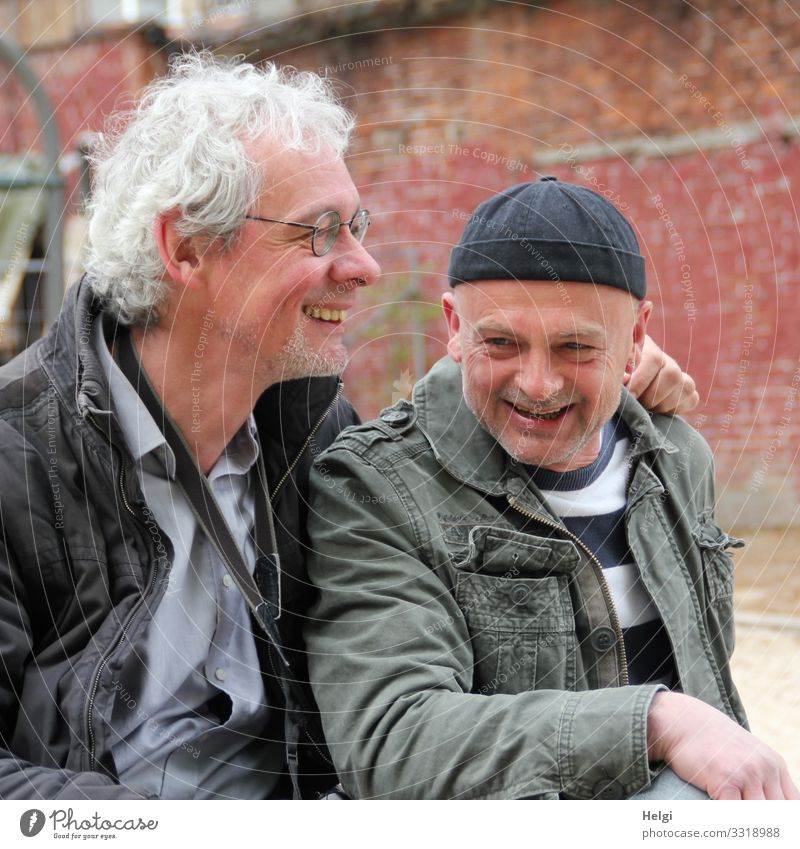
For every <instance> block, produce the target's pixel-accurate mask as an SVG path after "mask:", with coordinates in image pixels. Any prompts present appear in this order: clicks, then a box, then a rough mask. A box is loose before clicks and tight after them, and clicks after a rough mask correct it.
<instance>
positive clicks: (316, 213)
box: [289, 198, 361, 224]
mask: <svg viewBox="0 0 800 849" xmlns="http://www.w3.org/2000/svg"><path fill="white" fill-rule="evenodd" d="M359 209H361V199H360V198H359V199H358V201H357V202H356V208H355V211H354V212H353V215H355V214H356V212H358V211H359ZM326 212H337V213H339V216H340V217H341V219H342V221H349V220H350V218H351V217H352V216H350V217H348V216H346V215H342V213H341V212H339V210H338V209H336V207H335V206H332V205H331V206H324V205H318V206H312V207H311V209H309V210H306V211H303V212H300V213H298V214H297V215H296V216H294V217H293V218H291V219H289V220H291V221H298V222H303V223H304V224H305V223H308V224H313V223H314V222H316V221H317V219H318V218H319V217H320V216H321V215H324V214H325V213H326Z"/></svg>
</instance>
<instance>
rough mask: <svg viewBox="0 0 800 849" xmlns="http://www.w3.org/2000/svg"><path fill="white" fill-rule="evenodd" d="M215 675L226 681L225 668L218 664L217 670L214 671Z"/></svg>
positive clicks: (219, 679) (218, 678) (218, 679)
mask: <svg viewBox="0 0 800 849" xmlns="http://www.w3.org/2000/svg"><path fill="white" fill-rule="evenodd" d="M214 677H215V678H216V679H217V681H224V680H225V670H224V669H223V668H222V667H221V666H218V667H217V668H216V670H215V671H214Z"/></svg>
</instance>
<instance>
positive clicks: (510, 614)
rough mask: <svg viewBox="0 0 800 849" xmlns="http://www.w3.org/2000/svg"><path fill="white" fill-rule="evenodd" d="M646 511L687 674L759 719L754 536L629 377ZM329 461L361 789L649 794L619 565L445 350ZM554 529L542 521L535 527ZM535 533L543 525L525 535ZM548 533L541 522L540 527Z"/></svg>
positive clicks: (323, 690)
mask: <svg viewBox="0 0 800 849" xmlns="http://www.w3.org/2000/svg"><path fill="white" fill-rule="evenodd" d="M623 396H624V397H623V399H622V402H621V405H620V412H621V415H622V416H623V418H624V420H625V422H626V423H627V425H628V427H629V428H630V430H631V433H632V435H633V436H632V442H633V448H632V455H633V459H632V467H631V474H630V484H629V489H628V505H627V510H626V525H627V533H628V539H629V544H630V548H631V551H632V553H633V556H634V558H635V560H636V563H637V564H638V567H639V569H640V571H641V574H642V578H643V581H644V584H645V586H646V588H647V590H648V591H649V593H650V595H651V596H652V598H653V600H654V602H655V604H656V606H657V607H658V610H659V612H660V614H661V616H662V618H663V620H664V623H665V625H666V628H667V631H668V634H669V638H670V640H671V643H672V649H673V653H674V658H675V664H676V670H677V675H678V681H679V687H680V689H681V690H682V691H683V692H685V693H688V694H690V695H692V696H696V697H698V698H700V699H702V700H704V701H706V702H708V703H709V704H710V705H713V706H714V707H715V708H718V709H719V710H720V711H722V712H723V713H725V714H727V715H728V716H731V717H733V718H734V719H736V720H738V721H739V722H740V723H742V724H745V723H746V719H745V715H744V710H743V708H742V705H741V702H740V700H739V697H738V695H737V693H736V690H735V688H734V685H733V683H732V681H731V676H730V668H729V658H730V654H731V651H732V649H733V620H732V608H731V590H732V577H733V575H732V561H731V559H730V557H729V555H728V554H727V553H726V551H725V549H726V548H727V547H728V546H729V545H731V544H732V543H735V542H736V541H735V540H733V539H732V538H730V537H728V536H727V535H726V534H724V533H723V532H722V531H721V530H720V529H719V528H718V527H717V525H716V524H715V523H714V518H713V510H714V487H713V468H712V459H711V454H710V451H709V449H708V446H707V445H706V443H705V441H704V440H703V439H702V437H701V436H700V435H699V434H698V433H696V432H695V431H694V430H692V429H691V428H690V427H689V426H688V425H687V424H686V423H685V422H683V421H682V420H681V419H680V418H671V417H666V416H654V417H652V418H651V417H650V416H649V415H648V414H647V413H646V412H645V411H644V410H643V408H642V407H641V406H640V405H639V404H638V403H637V402H636V401H635V400H633V398H632V397H631V396H630V395H629V394H628V393H627V392H623ZM413 401H414V403H413V405H411V404H408V403H407V402H401V403H400V404H398V405H396V406H395V407H394V408H393V409H391V410H388V411H384V413H383V414H382V416H381V418H380V419H378V420H376V421H374V422H371V423H369V424H366V425H363V426H360V427H355V428H350V429H348V430H347V431H345V433H344V434H343V435H342V436H341V437H340V438H339V439H338V440H337V441H336V442H335V443H334V444H333V445H332V446H331V448H330V449H328V450H327V451H326V452H325V453H323V454H322V455H321V456H320V457H319V458H318V460H317V462H316V464H315V468H314V470H313V471H312V477H311V483H312V504H311V508H312V509H311V512H310V520H309V521H310V526H309V530H310V535H311V538H312V544H313V548H314V550H315V553H312V555H311V557H310V560H309V575H310V577H311V579H312V581H313V582H314V583H316V584H317V586H318V587H319V589H320V590H321V598H320V601H319V602H318V604H317V605H316V606H315V607H314V608H313V609H312V610H311V611H310V614H309V615H310V617H311V618H310V620H309V623H308V624H307V627H306V642H307V648H308V651H309V668H310V673H311V680H312V682H313V684H314V690H315V694H316V697H317V701H318V703H319V706H320V709H321V712H322V717H323V725H324V728H325V734H326V737H327V740H328V744H329V746H330V748H331V751H332V753H333V758H334V762H335V763H336V766H337V768H338V771H339V774H340V777H341V779H342V782H343V784H344V786H345V788H346V789H347V790H348V791H349V792H350V793H351V794H352V795H354V796H359V797H418V798H455V797H457V798H470V799H471V798H481V799H496V798H502V799H505V798H519V797H530V796H542V797H550V798H555V797H556V796H557V795H560V796H563V797H567V798H579V799H582V798H591V797H595V796H601V797H605V798H622V797H624V796H628V795H630V794H632V793H635V792H637V791H639V790H641V789H642V788H644V787H646V786H647V785H648V783H649V780H650V775H651V772H650V769H649V765H648V760H647V747H646V717H647V711H648V707H649V705H650V701H651V699H652V696H653V695H654V693H655V692H656V691H657V689H658V687H657V686H653V685H641V686H627V683H628V682H627V666H626V658H625V653H624V645H623V641H622V634H621V631H620V626H619V621H618V617H617V614H616V611H615V609H614V605H613V602H612V601H611V596H610V592H609V589H608V586H607V583H606V580H605V577H604V576H603V571H602V568H601V567H600V564H599V563H598V562H597V561H596V559H595V558H594V557H593V555H592V554H591V552H589V551H588V550H587V549H586V548H585V547H584V546H583V545H582V544H580V542H579V541H578V540H577V538H575V537H573V536H572V535H571V534H570V533H569V531H567V529H566V528H565V527H564V526H563V524H562V523H561V522H560V521H559V519H558V518H557V517H556V516H555V515H553V514H552V513H551V511H550V510H549V509H548V508H547V505H546V504H544V503H543V500H542V496H541V494H540V493H539V492H538V491H537V490H536V488H535V487H534V486H533V485H532V484H530V483H528V476H527V475H526V474H525V471H524V467H523V466H522V465H521V464H518V463H517V462H516V461H515V460H513V459H511V458H510V457H509V456H508V455H507V454H506V453H505V452H504V451H503V450H502V448H501V447H500V446H499V445H498V444H497V443H496V442H495V440H494V439H493V438H492V437H491V436H490V435H489V434H488V433H486V432H485V431H484V430H483V429H482V428H481V427H480V426H479V425H478V423H477V421H476V419H475V417H474V416H473V414H472V413H471V412H470V411H469V409H468V408H467V407H466V405H465V404H464V402H463V398H462V395H461V374H460V371H459V368H458V366H456V365H455V363H453V362H452V361H450V360H442V361H441V362H440V363H438V364H437V365H436V366H435V367H434V368H433V369H432V371H431V372H430V373H429V374H428V376H427V377H426V378H425V379H424V380H422V381H421V382H420V383H419V384H418V386H417V387H416V389H415V392H414V399H413ZM532 527H534V528H535V532H531V528H532ZM522 528H525V530H522ZM526 531H527V532H526Z"/></svg>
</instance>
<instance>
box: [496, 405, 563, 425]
mask: <svg viewBox="0 0 800 849" xmlns="http://www.w3.org/2000/svg"><path fill="white" fill-rule="evenodd" d="M571 406H572V404H567V405H566V406H564V407H559V408H558V409H557V410H550V411H549V412H538V411H534V410H525V409H523V408H522V407H517V405H516V404H511V407H512V409H513V410H514V412H515V413H518V414H519V415H520V416H524V417H525V418H526V419H530V420H531V421H534V422H535V421H545V422H551V421H555V420H556V419H558V418H560V417H561V416H563V415H564V414H565V413H566V412H567V410H569V408H570V407H571Z"/></svg>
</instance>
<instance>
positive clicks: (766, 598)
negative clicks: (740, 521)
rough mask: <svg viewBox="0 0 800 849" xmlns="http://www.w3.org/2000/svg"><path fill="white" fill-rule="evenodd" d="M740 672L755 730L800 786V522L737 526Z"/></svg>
mask: <svg viewBox="0 0 800 849" xmlns="http://www.w3.org/2000/svg"><path fill="white" fill-rule="evenodd" d="M732 533H734V534H735V535H736V536H740V537H742V538H744V539H745V540H747V546H746V547H745V548H743V549H739V550H737V551H734V552H732V553H733V556H734V561H735V571H734V576H735V578H734V580H735V588H734V616H735V621H736V648H735V650H734V653H733V660H732V667H733V677H734V681H735V683H736V686H737V687H738V689H739V694H740V695H741V697H742V701H743V702H744V706H745V709H746V711H747V715H748V718H749V720H750V729H751V731H752V732H753V733H754V734H755V735H756V736H757V737H759V738H761V739H762V740H764V742H766V743H768V744H769V745H770V746H772V748H774V749H775V750H776V751H778V752H780V753H781V754H782V755H783V757H784V758H785V759H786V762H787V764H788V765H789V771H790V773H791V775H792V777H793V779H794V781H795V783H796V784H797V785H798V786H800V528H784V529H777V530H776V529H765V528H761V529H758V530H757V531H751V530H746V529H741V528H740V529H737V530H734V531H732Z"/></svg>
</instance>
